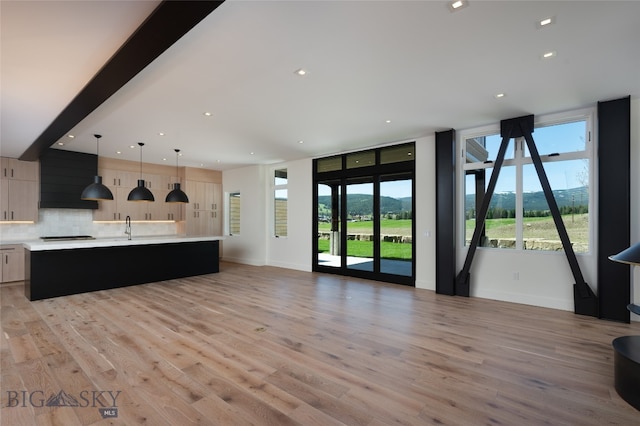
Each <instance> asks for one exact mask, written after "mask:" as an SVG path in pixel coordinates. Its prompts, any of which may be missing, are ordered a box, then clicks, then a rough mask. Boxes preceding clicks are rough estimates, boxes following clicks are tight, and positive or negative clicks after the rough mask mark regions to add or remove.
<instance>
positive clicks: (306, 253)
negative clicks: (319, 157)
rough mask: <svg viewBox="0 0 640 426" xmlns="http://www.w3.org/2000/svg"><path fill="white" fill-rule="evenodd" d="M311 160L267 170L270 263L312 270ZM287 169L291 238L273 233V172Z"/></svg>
mask: <svg viewBox="0 0 640 426" xmlns="http://www.w3.org/2000/svg"><path fill="white" fill-rule="evenodd" d="M312 161H313V160H311V159H310V158H309V159H304V160H299V161H291V162H286V163H280V164H277V165H275V166H272V167H269V168H267V169H266V174H267V176H266V177H265V184H266V185H265V192H266V193H267V194H268V195H267V197H268V203H267V206H268V212H267V213H268V214H267V216H268V218H269V226H268V227H267V228H266V231H267V232H266V235H265V238H266V241H267V264H269V265H272V266H279V267H282V268H288V269H297V270H301V271H311V256H312V244H313V241H312V235H311V220H312V218H313V200H312V192H311V187H312V185H313V173H312V172H313V170H312V168H313V166H312ZM275 169H287V197H288V200H287V201H288V202H287V207H288V211H287V222H288V229H287V236H286V237H279V238H276V237H275V236H274V235H273V234H274V232H273V223H272V222H273V220H272V218H273V186H272V182H273V171H274V170H275Z"/></svg>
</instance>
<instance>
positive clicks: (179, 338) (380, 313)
mask: <svg viewBox="0 0 640 426" xmlns="http://www.w3.org/2000/svg"><path fill="white" fill-rule="evenodd" d="M221 269H222V271H221V272H220V273H219V274H212V275H207V276H201V277H194V278H188V279H180V280H174V281H167V282H162V283H153V284H148V285H141V286H135V287H127V288H122V289H115V290H109V291H101V292H95V293H89V294H82V295H75V296H67V297H60V298H56V299H49V300H43V301H38V302H29V301H27V300H26V298H25V297H24V295H23V288H22V285H9V286H3V287H2V288H0V293H1V296H2V300H1V306H2V312H1V313H2V331H3V333H2V336H1V338H2V342H1V343H2V345H1V351H2V353H1V356H2V358H1V360H2V364H1V367H2V409H1V412H0V414H1V416H2V417H1V424H2V425H49V424H59V425H65V426H69V425H98V424H100V425H102V424H126V425H134V424H149V425H154V426H155V425H172V426H182V425H189V424H203V425H234V426H235V425H245V424H256V425H289V424H299V425H305V426H306V425H322V426H327V425H337V424H346V425H388V424H404V425H429V424H450V425H482V424H503V425H535V424H553V425H562V424H571V425H605V424H620V425H638V424H640V412H639V411H637V410H635V409H633V408H632V407H631V406H630V405H628V404H627V403H626V402H624V401H623V400H622V399H621V398H620V397H619V396H618V395H617V393H616V391H615V389H614V387H613V361H612V358H613V354H612V348H611V341H612V340H613V339H614V338H615V337H617V336H621V335H628V334H640V324H637V323H635V324H631V325H627V324H619V323H613V322H608V321H602V320H598V319H594V318H590V317H582V316H577V315H574V314H573V313H571V312H563V311H556V310H551V309H543V308H535V307H529V306H524V305H516V304H510V303H502V302H494V301H487V300H482V299H469V298H460V297H449V296H441V295H436V294H434V293H433V292H431V291H427V290H416V289H414V288H411V287H404V286H397V285H388V284H382V283H377V282H372V281H365V280H358V279H351V278H345V277H338V276H332V275H324V274H316V273H306V272H299V271H291V270H285V269H278V268H273V267H252V266H245V265H237V264H230V263H222V265H221ZM61 391H63V392H64V393H65V394H66V395H68V396H71V397H74V398H75V400H76V401H77V402H78V405H79V406H77V407H70V406H61V407H60V406H59V407H47V406H42V407H40V406H38V405H44V403H43V402H42V401H43V400H46V399H47V398H49V397H50V396H51V395H56V394H58V393H60V392H61ZM101 391H104V392H103V393H100V392H101ZM109 392H111V393H109ZM118 392H119V393H118ZM30 396H31V400H30V399H29V397H30ZM24 397H26V399H25V398H24ZM94 397H95V399H94ZM114 398H115V404H114V402H113V401H114ZM67 401H69V399H67ZM102 406H105V407H113V408H117V410H118V412H117V414H118V417H115V418H106V419H103V418H102V416H101V413H100V411H99V408H100V407H102Z"/></svg>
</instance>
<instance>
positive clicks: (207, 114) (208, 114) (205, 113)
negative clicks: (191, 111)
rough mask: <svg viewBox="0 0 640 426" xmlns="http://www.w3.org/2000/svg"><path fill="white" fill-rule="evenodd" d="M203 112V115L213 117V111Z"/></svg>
mask: <svg viewBox="0 0 640 426" xmlns="http://www.w3.org/2000/svg"><path fill="white" fill-rule="evenodd" d="M202 114H203V115H205V116H207V117H211V113H210V112H208V111H207V112H203V113H202Z"/></svg>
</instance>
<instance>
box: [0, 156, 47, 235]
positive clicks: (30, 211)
mask: <svg viewBox="0 0 640 426" xmlns="http://www.w3.org/2000/svg"><path fill="white" fill-rule="evenodd" d="M0 163H1V171H0V181H1V182H2V183H1V188H0V189H1V191H2V194H1V195H0V220H2V221H31V222H35V221H37V220H38V162H36V161H20V160H17V159H15V158H6V157H2V158H0Z"/></svg>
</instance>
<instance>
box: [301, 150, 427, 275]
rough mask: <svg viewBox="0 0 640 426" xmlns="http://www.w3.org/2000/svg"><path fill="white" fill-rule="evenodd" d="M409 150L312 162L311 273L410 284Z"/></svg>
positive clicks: (411, 204) (411, 202) (411, 201)
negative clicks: (313, 241)
mask: <svg viewBox="0 0 640 426" xmlns="http://www.w3.org/2000/svg"><path fill="white" fill-rule="evenodd" d="M413 149H414V146H413V144H406V145H402V146H400V147H392V148H381V149H377V150H371V151H365V152H362V153H351V154H345V155H343V156H336V157H330V158H327V159H320V160H316V161H315V162H314V178H315V179H314V182H315V183H314V198H315V206H314V207H315V217H316V220H315V223H314V229H313V232H314V235H315V242H316V243H315V250H314V264H313V269H314V270H316V271H322V272H331V273H338V274H343V275H350V276H358V277H363V278H370V279H376V280H380V281H387V282H394V283H400V284H409V285H413V284H414V282H415V278H414V276H415V266H414V257H415V248H414V245H413V241H414V235H415V226H414V222H413V211H414V185H413V184H414V179H413V175H414V169H413V167H414V162H413ZM407 157H408V158H407Z"/></svg>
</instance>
